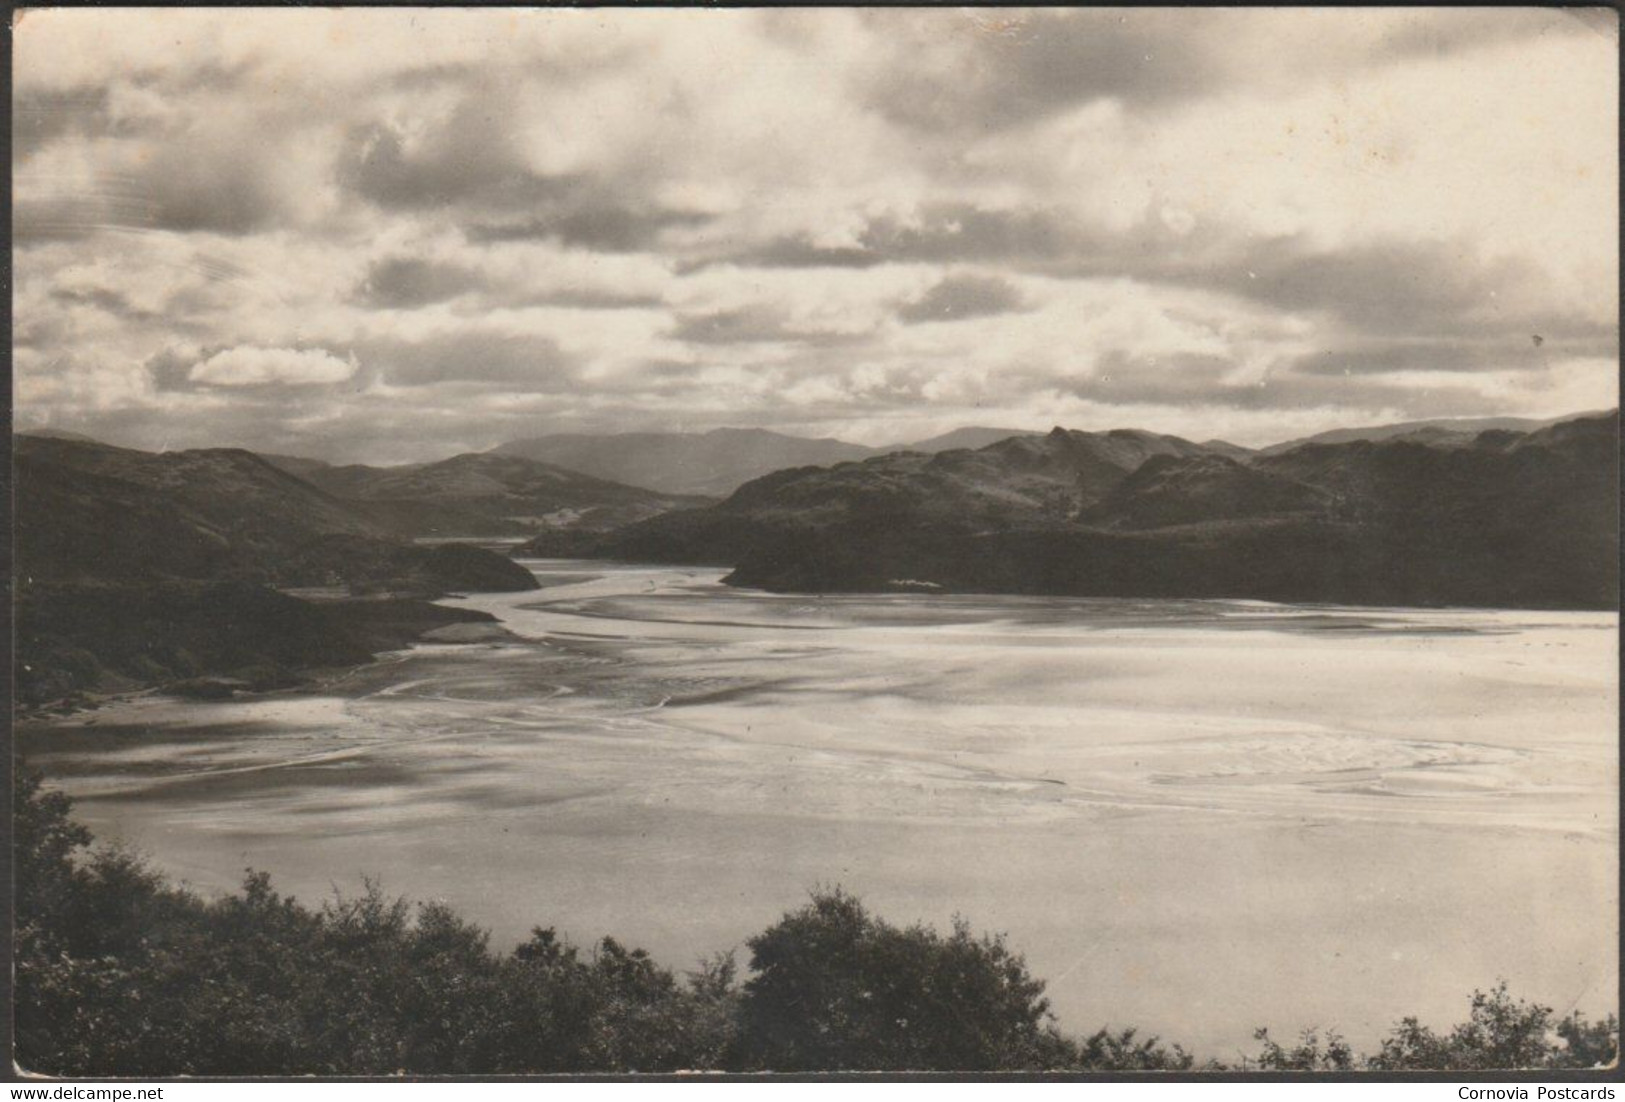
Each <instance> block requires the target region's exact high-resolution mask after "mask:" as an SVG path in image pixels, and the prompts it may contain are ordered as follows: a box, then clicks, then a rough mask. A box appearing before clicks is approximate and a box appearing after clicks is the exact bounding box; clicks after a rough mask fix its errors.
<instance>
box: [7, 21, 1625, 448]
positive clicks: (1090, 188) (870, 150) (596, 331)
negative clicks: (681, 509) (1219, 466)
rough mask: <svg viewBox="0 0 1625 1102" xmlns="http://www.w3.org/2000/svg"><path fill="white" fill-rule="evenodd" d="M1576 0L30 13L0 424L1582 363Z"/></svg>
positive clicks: (1357, 411) (1086, 405) (837, 398)
mask: <svg viewBox="0 0 1625 1102" xmlns="http://www.w3.org/2000/svg"><path fill="white" fill-rule="evenodd" d="M1617 33H1618V32H1617V24H1616V22H1615V20H1614V17H1613V15H1612V14H1611V13H1610V12H1606V11H1602V12H1599V13H1597V14H1595V15H1586V14H1581V15H1573V14H1565V13H1559V12H1554V11H1539V10H1527V11H1520V10H1514V9H1499V10H1496V9H1482V10H1478V11H1453V12H1452V11H1447V10H1437V11H1429V10H1409V11H1405V10H1380V9H1378V10H1367V11H1314V10H1304V11H1270V10H1248V11H1241V10H1236V11H1223V10H1212V11H1195V10H1179V11H1157V10H1124V11H1116V10H1109V9H1094V10H1082V11H1080V10H1059V9H1057V10H1038V11H1030V12H1029V11H1022V10H1017V9H981V10H970V11H958V10H950V9H936V10H930V11H918V10H913V11H900V10H869V11H863V10H836V9H813V10H804V11H773V12H764V11H701V10H689V11H635V10H609V11H555V12H546V13H537V12H530V11H523V12H522V11H500V10H498V11H472V12H471V11H461V10H455V9H453V10H440V11H432V10H416V11H414V10H410V9H402V10H395V11H387V10H373V11H361V10H350V11H295V10H274V9H273V10H259V11H255V10H230V11H224V12H210V11H208V10H190V11H187V10H156V11H142V10H101V11H96V10H76V11H75V10H69V11H39V12H34V13H31V14H28V15H27V16H26V17H25V18H24V19H23V20H22V21H21V23H20V24H19V25H18V26H17V28H16V31H15V61H14V83H15V91H14V116H13V183H14V196H15V200H14V201H15V209H14V219H15V225H14V243H15V252H14V263H15V298H14V310H15V327H14V335H13V341H14V351H15V360H14V363H15V398H16V417H17V422H18V424H19V427H28V426H38V425H49V426H53V427H57V428H63V429H70V430H76V431H81V432H88V433H91V434H93V435H96V436H98V437H101V438H103V439H107V440H111V441H114V442H119V443H126V444H131V445H134V446H140V447H164V446H168V447H183V446H196V445H203V444H233V445H241V446H246V447H253V448H259V449H265V450H272V451H280V452H290V453H296V454H307V455H319V456H323V457H327V458H334V459H345V460H366V461H373V462H398V461H406V460H412V459H425V458H435V457H439V456H443V455H447V454H451V453H452V452H455V451H460V450H469V449H477V448H484V447H487V446H490V445H492V444H495V443H498V442H500V441H502V440H505V439H510V438H514V437H520V436H528V435H538V434H541V433H546V432H555V431H574V430H594V431H599V430H627V429H690V430H694V429H708V428H713V427H718V426H723V425H741V426H762V427H769V428H776V429H779V430H781V431H786V432H793V433H799V434H803V435H836V436H841V437H844V438H847V439H851V440H856V441H860V442H865V443H876V444H878V443H885V442H891V441H894V440H903V439H911V438H920V437H923V436H927V435H930V434H932V433H935V432H938V431H941V430H945V429H948V428H952V427H954V426H957V425H963V424H984V425H999V426H1010V427H1018V428H1033V429H1047V428H1048V427H1050V426H1051V425H1055V424H1061V425H1066V426H1068V427H1073V428H1094V429H1099V428H1112V427H1120V426H1136V427H1144V428H1151V429H1155V430H1158V431H1164V432H1176V433H1179V434H1181V435H1186V436H1190V437H1193V438H1195V439H1207V438H1210V437H1215V436H1217V437H1225V438H1229V439H1232V440H1235V441H1237V442H1241V443H1267V442H1271V441H1275V440H1280V439H1285V438H1289V437H1292V436H1296V435H1301V434H1303V433H1305V432H1310V431H1316V430H1319V429H1323V428H1328V427H1332V426H1334V425H1347V424H1357V423H1369V422H1378V421H1388V420H1401V419H1410V418H1420V417H1434V416H1477V415H1486V414H1514V415H1543V416H1544V415H1556V414H1560V413H1565V412H1570V411H1575V410H1583V409H1594V408H1599V407H1604V406H1612V405H1614V404H1615V403H1616V401H1617V392H1618V390H1617V388H1618V356H1619V334H1618V327H1617V314H1616V303H1617V301H1618V274H1619V272H1618V257H1617V253H1616V242H1617V240H1618V234H1619V229H1618V212H1617V209H1616V204H1615V196H1616V192H1617V172H1618V168H1617V155H1618V153H1617V140H1616V133H1617V123H1616V106H1615V105H1616V100H1617V90H1616V89H1617V80H1618V73H1617V67H1616V64H1615V58H1616V56H1617V46H1616V36H1617Z"/></svg>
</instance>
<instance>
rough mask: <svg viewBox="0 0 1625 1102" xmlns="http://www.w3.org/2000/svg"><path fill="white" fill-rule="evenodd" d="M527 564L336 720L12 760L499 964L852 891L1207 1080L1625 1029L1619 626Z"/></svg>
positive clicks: (703, 933)
mask: <svg viewBox="0 0 1625 1102" xmlns="http://www.w3.org/2000/svg"><path fill="white" fill-rule="evenodd" d="M528 565H530V566H531V567H532V568H533V569H534V570H536V571H537V572H538V574H539V576H540V577H541V578H542V580H543V582H544V584H546V585H547V586H548V587H547V588H544V589H543V590H542V591H540V592H536V593H523V594H503V595H484V596H479V597H475V598H469V599H466V600H463V601H461V602H459V603H462V604H465V605H467V606H470V607H475V608H483V609H487V610H489V611H491V612H493V613H495V614H496V615H497V616H499V617H500V618H501V619H502V620H503V622H504V624H505V625H506V627H507V628H508V629H509V631H510V632H512V633H513V635H514V637H515V638H513V639H510V640H504V641H497V642H491V643H481V644H474V645H449V644H448V645H423V646H419V647H416V648H414V649H413V650H411V651H407V652H402V653H400V654H396V655H392V656H389V657H387V658H385V659H384V660H382V661H380V662H378V663H375V664H374V665H372V666H369V667H366V668H365V669H362V670H360V671H357V672H355V673H353V674H351V675H349V676H347V677H345V678H343V679H341V680H340V681H339V682H337V683H335V684H333V685H331V686H329V687H327V688H326V689H325V690H324V691H323V692H321V693H319V694H309V693H306V694H289V695H273V696H267V697H261V698H259V699H255V700H251V701H242V702H231V703H197V702H181V701H175V700H171V699H167V698H163V697H158V696H147V697H141V698H137V699H133V700H128V701H125V702H121V703H118V704H115V705H112V706H109V707H106V708H104V709H102V710H100V711H98V712H95V713H91V714H89V715H88V716H81V717H76V718H74V719H71V720H67V721H59V722H56V723H53V724H51V725H49V726H48V727H33V728H29V729H27V730H24V731H22V732H21V733H20V742H21V744H22V747H23V749H24V750H25V751H26V752H27V753H28V754H29V756H30V757H31V758H32V759H33V760H34V762H35V763H36V764H38V765H40V766H41V767H43V768H44V769H45V770H46V772H47V773H48V774H49V775H50V776H51V777H52V778H53V779H54V780H55V781H56V782H57V783H58V784H60V785H61V786H62V787H63V788H65V789H66V790H67V791H68V792H69V793H70V794H72V795H73V796H74V797H75V798H76V799H77V800H78V801H79V803H78V808H79V813H80V816H81V817H82V818H83V819H84V820H85V821H86V822H87V823H89V824H90V825H91V826H92V828H93V829H94V830H96V832H97V833H98V834H99V835H100V836H102V837H111V838H120V839H123V840H126V841H128V842H131V843H134V844H136V845H138V846H139V847H141V848H143V849H144V850H145V851H147V852H148V853H149V854H150V855H151V856H152V858H153V859H154V861H155V862H156V863H157V864H158V865H159V866H161V867H163V868H164V869H166V870H168V871H170V872H172V873H173V874H175V875H177V876H179V877H182V878H184V879H186V880H188V881H190V882H191V883H192V884H193V885H194V886H196V887H198V888H199V889H201V890H204V891H208V892H213V891H223V890H228V889H230V888H231V887H233V886H234V885H235V884H236V883H237V882H238V880H239V879H240V877H241V873H242V870H243V869H244V868H245V867H248V866H252V867H255V868H261V869H266V870H268V871H270V872H271V873H272V874H273V877H274V879H275V881H276V882H277V883H278V885H279V886H280V887H281V888H283V890H291V891H294V892H296V893H297V894H299V895H300V896H302V897H305V898H312V897H319V896H323V895H326V894H328V893H329V892H330V891H331V890H332V887H333V886H334V885H337V886H339V887H340V888H343V889H346V890H352V891H353V890H355V889H356V888H357V886H358V885H359V883H360V879H361V877H362V876H363V875H369V876H375V877H378V878H380V879H381V880H382V881H383V883H384V886H385V887H386V888H387V889H389V890H391V891H394V892H398V893H401V894H405V895H408V896H410V897H412V898H418V899H428V898H439V899H446V900H448V901H450V902H452V903H454V904H455V905H457V906H458V907H459V908H460V909H461V910H462V911H464V913H466V914H468V915H470V916H471V917H474V918H476V919H478V920H479V921H481V922H483V923H486V924H489V925H490V926H491V927H492V928H493V929H494V931H495V934H496V941H497V943H498V944H501V943H504V942H506V943H512V942H514V941H517V940H519V939H520V938H521V937H522V936H523V935H524V934H525V932H526V931H527V930H528V929H529V928H530V927H531V926H533V925H557V926H558V927H559V928H560V929H561V930H563V931H565V932H567V933H568V934H570V935H572V936H573V937H575V938H576V939H577V940H578V941H583V942H586V941H590V940H592V939H593V938H594V937H596V936H598V935H601V934H606V933H608V934H614V935H615V936H616V937H617V938H619V939H621V940H623V941H627V942H632V943H635V944H641V945H644V946H646V947H647V948H649V949H650V950H651V951H653V952H654V953H655V954H656V955H657V956H658V957H659V958H661V959H663V960H664V961H666V962H668V963H670V964H672V965H675V966H679V967H683V966H687V965H688V964H690V963H691V962H692V961H694V960H696V959H697V958H699V957H701V956H703V955H706V954H708V953H710V952H711V951H713V950H717V949H726V948H728V947H730V946H741V945H742V942H743V940H744V939H745V938H746V937H748V936H749V935H750V934H752V933H753V932H755V931H758V930H760V929H762V928H763V927H765V926H766V925H767V924H769V923H770V922H772V921H773V920H774V919H775V918H776V917H777V916H778V915H779V914H781V913H782V912H783V911H784V910H786V909H788V908H791V907H794V906H796V905H798V904H799V903H800V902H801V901H803V900H804V899H805V898H806V893H807V891H808V890H809V889H811V888H813V887H814V886H815V885H819V884H835V883H839V884H842V885H844V886H845V887H847V888H848V889H850V890H852V891H854V892H856V893H857V894H859V895H860V896H861V897H862V898H863V899H864V900H865V901H866V902H867V903H868V904H870V905H871V907H872V908H874V909H875V910H876V911H878V912H879V913H881V914H883V915H885V916H887V917H890V918H892V919H893V920H896V921H899V922H908V921H913V920H914V919H916V918H922V919H926V920H928V921H933V922H936V923H937V924H939V925H946V923H947V922H948V920H949V919H950V918H951V917H952V916H953V915H954V914H955V913H962V914H964V915H965V916H966V917H968V918H970V919H971V921H972V923H973V924H974V925H975V926H977V927H978V928H989V929H998V930H1004V931H1007V932H1008V933H1009V935H1010V939H1011V942H1012V943H1013V944H1014V945H1015V946H1016V947H1018V948H1020V949H1022V950H1024V951H1025V952H1026V954H1027V957H1028V960H1029V963H1030V964H1031V965H1032V968H1033V971H1034V972H1035V973H1036V974H1037V975H1039V976H1042V977H1045V978H1046V979H1048V980H1049V985H1050V986H1049V994H1050V996H1051V998H1052V1000H1053V1003H1054V1006H1055V1010H1056V1013H1057V1015H1058V1016H1059V1018H1060V1019H1061V1022H1062V1024H1063V1025H1065V1026H1066V1027H1067V1028H1069V1029H1073V1030H1077V1031H1082V1030H1092V1029H1094V1028H1096V1027H1097V1026H1099V1025H1103V1024H1106V1023H1108V1022H1109V1023H1112V1024H1116V1025H1126V1024H1135V1025H1139V1026H1141V1027H1142V1028H1144V1029H1147V1030H1150V1031H1153V1032H1158V1033H1161V1034H1163V1035H1164V1036H1166V1037H1168V1038H1170V1039H1173V1040H1178V1041H1181V1042H1182V1043H1184V1044H1186V1046H1187V1047H1195V1048H1196V1049H1198V1050H1199V1051H1201V1052H1202V1053H1204V1054H1210V1055H1219V1056H1228V1055H1234V1054H1235V1053H1236V1052H1238V1051H1241V1050H1247V1051H1252V1050H1253V1049H1254V1048H1255V1047H1256V1046H1254V1045H1253V1044H1252V1043H1251V1040H1250V1038H1251V1033H1252V1030H1253V1029H1254V1028H1255V1027H1256V1026H1259V1025H1269V1026H1271V1027H1272V1029H1273V1030H1274V1032H1276V1034H1277V1035H1282V1034H1288V1035H1290V1034H1295V1033H1296V1032H1297V1031H1298V1030H1299V1029H1302V1028H1305V1027H1308V1026H1314V1025H1319V1026H1328V1025H1330V1026H1337V1027H1339V1028H1340V1029H1341V1030H1342V1031H1343V1032H1344V1033H1345V1034H1346V1035H1348V1036H1349V1037H1351V1039H1354V1040H1355V1041H1357V1042H1359V1043H1361V1044H1363V1045H1367V1046H1369V1045H1372V1044H1374V1043H1375V1041H1376V1038H1377V1037H1378V1035H1379V1034H1380V1033H1381V1032H1383V1031H1384V1030H1385V1029H1386V1027H1387V1025H1388V1024H1390V1023H1391V1022H1393V1021H1394V1020H1396V1019H1397V1018H1399V1017H1400V1016H1402V1015H1406V1014H1416V1015H1419V1016H1421V1017H1422V1018H1423V1019H1424V1020H1425V1021H1433V1022H1435V1023H1437V1024H1445V1023H1447V1022H1453V1021H1456V1020H1459V1019H1461V1018H1463V1017H1465V1014H1466V1010H1467V998H1468V996H1469V994H1470V993H1471V991H1472V990H1473V988H1474V987H1487V986H1489V985H1490V984H1492V983H1494V982H1495V980H1496V979H1497V978H1498V977H1505V978H1506V979H1507V980H1509V981H1510V982H1511V985H1512V987H1513V989H1514V991H1515V992H1517V993H1519V994H1522V995H1524V996H1525V997H1529V998H1535V999H1538V1000H1540V1001H1543V1002H1546V1003H1549V1004H1551V1005H1554V1006H1556V1007H1557V1008H1558V1009H1559V1010H1560V1011H1565V1010H1567V1009H1568V1008H1570V1007H1574V1006H1578V1007H1579V1008H1580V1009H1582V1010H1586V1011H1588V1012H1592V1013H1598V1012H1605V1011H1607V1010H1611V1009H1613V1008H1614V1005H1615V1003H1616V1001H1617V992H1616V982H1615V976H1616V974H1617V962H1616V949H1615V947H1616V945H1617V934H1616V917H1615V916H1616V913H1617V903H1616V879H1615V870H1616V868H1617V846H1618V832H1617V821H1616V808H1617V795H1616V794H1617V790H1618V757H1617V749H1616V742H1615V738H1616V726H1617V718H1616V717H1617V715H1618V686H1617V677H1616V670H1617V659H1616V637H1617V620H1616V617H1615V616H1614V615H1613V614H1598V613H1547V612H1497V611H1431V610H1429V611H1417V610H1398V609H1396V610H1383V609H1346V608H1330V607H1305V606H1282V605H1269V604H1262V603H1256V602H1220V601H1131V600H1052V599H1043V598H1027V597H961V596H947V595H916V594H902V595H889V596H878V597H876V596H853V597H823V598H809V597H803V596H774V595H768V594H763V593H756V592H750V591H736V590H730V589H728V588H726V587H723V586H721V585H719V584H718V581H717V578H718V572H716V571H706V570H695V569H678V568H667V567H631V566H610V565H605V564H601V563H580V562H544V561H535V562H531V563H529V564H528Z"/></svg>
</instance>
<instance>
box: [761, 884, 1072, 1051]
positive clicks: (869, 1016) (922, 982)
mask: <svg viewBox="0 0 1625 1102" xmlns="http://www.w3.org/2000/svg"><path fill="white" fill-rule="evenodd" d="M748 944H749V946H750V950H751V968H752V969H753V970H754V971H755V973H756V975H755V976H754V977H753V978H752V979H751V980H750V981H749V982H747V983H746V984H745V988H744V999H743V1001H742V1003H741V1007H740V1010H741V1019H740V1027H739V1048H738V1056H737V1059H738V1060H739V1062H740V1063H742V1064H743V1065H744V1066H747V1067H754V1068H767V1069H773V1070H778V1071H812V1070H869V1071H902V1070H918V1069H930V1070H947V1071H993V1070H1000V1069H1017V1068H1020V1069H1034V1068H1051V1067H1057V1066H1060V1065H1061V1064H1063V1063H1064V1062H1065V1061H1066V1058H1067V1056H1068V1055H1070V1053H1069V1052H1068V1050H1067V1046H1066V1045H1065V1043H1064V1042H1063V1041H1062V1040H1061V1039H1060V1038H1059V1037H1058V1036H1057V1035H1056V1034H1055V1033H1054V1031H1053V1030H1052V1029H1051V1028H1050V1016H1049V1003H1048V1001H1047V1000H1046V999H1044V998H1043V997H1042V995H1043V990H1044V984H1043V981H1041V980H1036V979H1033V978H1032V977H1031V976H1030V975H1028V973H1027V967H1026V963H1025V962H1024V961H1023V960H1022V958H1021V957H1020V956H1019V955H1017V954H1014V953H1012V952H1010V950H1009V949H1008V948H1006V946H1005V944H1004V941H1003V939H1002V938H1000V937H982V938H977V937H974V936H972V934H971V932H970V929H969V927H968V926H967V925H966V924H965V923H964V922H963V921H955V923H954V928H953V933H952V934H950V935H949V936H947V937H943V936H941V935H939V934H938V933H937V932H936V931H934V930H931V929H929V928H927V927H924V926H913V927H910V928H908V929H899V928H897V927H895V926H892V925H890V924H888V923H886V922H884V921H881V920H880V919H877V918H874V917H872V916H871V915H869V913H868V912H867V911H865V910H864V908H863V905H862V904H860V903H859V902H858V901H857V900H856V899H854V898H853V897H852V896H850V895H847V894H845V893H844V892H842V891H841V890H839V889H836V890H834V891H829V892H822V893H819V894H816V895H814V896H813V899H812V902H810V903H809V904H807V905H806V906H805V907H803V908H801V909H800V910H798V911H794V912H792V913H790V914H787V915H785V916H784V918H782V919H781V920H780V921H779V922H778V923H777V924H776V925H774V926H772V927H770V928H769V929H767V930H766V931H764V932H763V933H761V934H758V935H757V936H756V937H754V938H752V939H750V941H749V943H748Z"/></svg>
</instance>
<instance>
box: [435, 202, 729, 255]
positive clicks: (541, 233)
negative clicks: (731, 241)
mask: <svg viewBox="0 0 1625 1102" xmlns="http://www.w3.org/2000/svg"><path fill="white" fill-rule="evenodd" d="M560 198H562V197H560ZM709 221H711V215H708V214H702V213H699V212H695V211H682V210H665V209H659V208H645V209H640V208H636V207H631V206H620V205H614V204H606V203H601V202H592V201H588V202H579V201H578V202H575V203H571V204H569V205H566V206H565V207H564V209H561V210H559V211H558V212H557V213H555V214H552V215H549V216H546V217H533V218H527V219H524V220H522V221H514V222H495V223H476V224H474V225H471V226H468V227H467V228H466V229H465V230H464V231H463V232H464V236H466V237H467V238H468V240H469V241H471V242H474V243H476V244H486V243H490V242H501V241H536V240H548V241H557V242H559V243H560V244H562V245H568V246H574V247H576V248H582V249H589V250H592V251H594V252H605V253H630V252H641V251H643V250H645V249H648V248H650V247H651V246H653V245H654V244H655V243H656V242H657V241H658V239H659V237H660V235H661V233H662V232H664V231H665V230H667V229H670V228H672V227H682V226H700V225H704V224H705V223H706V222H709Z"/></svg>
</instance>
